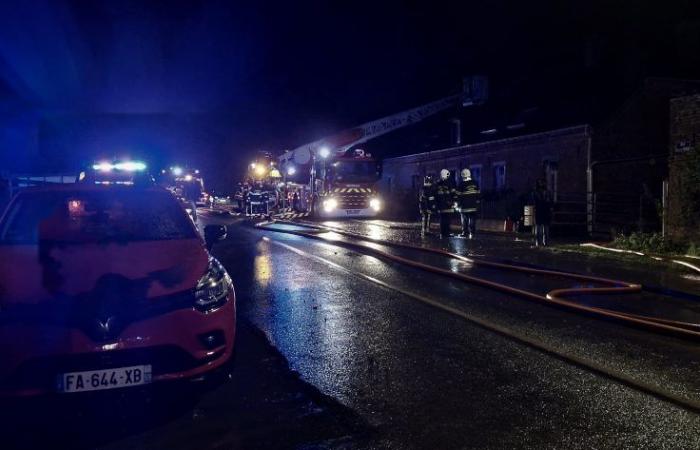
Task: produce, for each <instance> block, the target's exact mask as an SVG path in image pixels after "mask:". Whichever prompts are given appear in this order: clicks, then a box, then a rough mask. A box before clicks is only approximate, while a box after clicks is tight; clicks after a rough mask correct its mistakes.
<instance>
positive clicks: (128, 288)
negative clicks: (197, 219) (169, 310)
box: [0, 239, 209, 304]
mask: <svg viewBox="0 0 700 450" xmlns="http://www.w3.org/2000/svg"><path fill="white" fill-rule="evenodd" d="M208 258H209V256H208V254H207V252H206V250H205V249H204V245H203V244H202V242H201V241H200V240H199V239H183V240H169V241H168V240H166V241H144V242H131V243H128V244H120V243H109V244H81V245H60V244H48V243H47V244H40V245H10V246H0V304H9V303H12V304H16V303H25V304H27V303H40V302H42V301H47V300H51V299H54V298H67V297H75V296H80V295H85V294H88V295H91V296H95V295H96V296H103V295H108V296H114V295H119V296H125V297H126V296H128V297H129V298H141V299H145V298H152V297H159V296H162V295H169V294H173V293H176V292H181V291H183V290H186V289H191V288H193V287H195V286H196V284H197V281H198V280H199V279H200V278H201V277H202V275H203V274H204V273H205V271H206V269H207V265H208Z"/></svg>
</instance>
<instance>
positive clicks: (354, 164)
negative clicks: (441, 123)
mask: <svg viewBox="0 0 700 450" xmlns="http://www.w3.org/2000/svg"><path fill="white" fill-rule="evenodd" d="M487 97H488V80H487V79H486V77H483V76H472V77H466V78H465V79H464V83H463V91H462V92H461V93H459V94H454V95H450V96H448V97H445V98H441V99H439V100H436V101H433V102H431V103H428V104H425V105H422V106H419V107H417V108H413V109H409V110H406V111H402V112H400V113H397V114H393V115H390V116H386V117H382V118H381V119H377V120H373V121H371V122H367V123H365V124H362V125H359V126H357V127H355V128H352V129H348V130H345V131H342V132H340V133H338V134H336V135H333V136H329V137H325V138H322V139H319V140H317V141H314V142H310V143H308V144H304V145H301V146H299V147H297V148H295V149H294V150H288V151H286V152H285V153H284V154H283V155H282V156H280V157H279V159H278V167H279V168H280V169H281V174H282V176H283V177H284V185H285V186H286V187H287V188H288V189H289V188H290V187H291V189H293V190H294V192H296V193H297V194H298V195H299V196H300V197H301V199H302V201H301V203H302V206H303V209H305V210H307V211H310V212H312V213H313V214H314V215H315V216H319V217H374V216H376V215H378V214H380V213H381V211H382V209H383V208H384V205H383V203H382V198H381V197H380V195H379V192H378V190H377V182H378V181H379V179H380V177H381V165H380V163H379V161H378V160H377V159H375V158H374V157H372V155H371V154H369V153H367V152H365V151H364V150H362V149H360V148H358V146H360V145H361V144H362V143H364V142H367V141H369V140H371V139H374V138H377V137H379V136H381V135H384V134H386V133H390V132H392V131H395V130H397V129H399V128H403V127H406V126H410V125H413V124H416V123H418V122H420V121H422V120H424V119H426V118H428V117H431V116H433V115H435V114H437V113H439V112H442V111H444V110H446V109H449V108H452V107H455V106H457V105H460V104H461V106H464V107H466V106H472V105H480V104H482V103H483V102H484V101H485V100H486V98H487Z"/></svg>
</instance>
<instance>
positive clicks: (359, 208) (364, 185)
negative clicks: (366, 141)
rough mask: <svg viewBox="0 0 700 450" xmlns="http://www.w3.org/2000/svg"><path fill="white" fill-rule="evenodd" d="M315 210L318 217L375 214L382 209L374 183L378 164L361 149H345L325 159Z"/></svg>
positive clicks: (378, 174)
mask: <svg viewBox="0 0 700 450" xmlns="http://www.w3.org/2000/svg"><path fill="white" fill-rule="evenodd" d="M324 165H325V167H324V168H322V172H321V174H322V176H321V181H322V184H323V186H322V188H321V189H320V190H319V191H318V192H319V198H318V203H317V206H318V207H317V209H316V213H317V215H318V216H320V217H329V218H330V217H334V218H340V217H375V216H376V215H377V214H379V212H380V211H381V210H382V206H383V205H382V202H381V199H380V198H379V193H378V192H377V187H376V183H377V181H378V180H379V178H380V176H381V166H380V164H379V163H378V161H377V160H376V159H375V158H373V157H372V155H370V154H368V153H365V152H364V151H363V150H360V149H355V150H348V151H346V152H344V153H340V154H337V155H335V156H334V157H333V158H330V159H329V160H328V161H325V162H324Z"/></svg>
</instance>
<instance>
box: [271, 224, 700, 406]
mask: <svg viewBox="0 0 700 450" xmlns="http://www.w3.org/2000/svg"><path fill="white" fill-rule="evenodd" d="M263 240H264V241H267V242H270V243H271V244H273V245H277V246H279V247H282V248H284V249H287V250H289V251H291V252H293V253H296V254H297V255H299V256H302V257H304V258H308V259H312V260H314V261H316V262H319V263H321V264H325V265H327V266H329V267H332V268H334V269H336V270H338V271H341V272H343V273H346V274H348V275H351V276H354V277H356V278H360V279H362V280H366V281H369V282H371V283H375V284H377V285H379V286H381V287H382V288H384V289H386V290H388V291H394V292H398V293H399V294H402V295H405V296H406V297H409V298H412V299H414V300H417V301H419V302H421V303H424V304H426V305H428V306H432V307H433V308H436V309H439V310H441V311H444V312H447V313H449V314H452V315H455V316H457V317H460V318H462V319H464V320H466V321H467V322H470V323H472V324H474V325H477V326H478V327H480V328H483V329H485V330H488V331H491V332H494V333H496V334H499V335H501V336H503V337H505V338H507V339H510V340H512V341H515V342H518V343H520V344H522V345H525V346H527V347H530V348H533V349H535V350H538V351H540V352H541V353H544V354H546V355H549V356H552V357H554V358H556V359H559V360H560V361H563V362H566V363H569V364H571V365H574V366H576V367H579V368H581V369H584V370H587V371H589V372H592V373H595V374H598V375H600V376H603V377H605V378H608V379H610V380H612V381H615V382H617V383H620V384H622V385H625V386H627V387H629V388H632V389H634V390H637V391H640V392H643V393H645V394H648V395H651V396H653V397H655V398H657V399H659V400H662V401H665V402H667V403H671V404H673V405H676V406H679V407H681V408H683V409H686V410H689V411H691V412H693V413H696V414H697V413H700V402H698V401H696V400H692V399H687V398H683V397H681V396H679V395H677V394H675V393H673V392H670V391H666V390H665V389H662V388H659V387H657V386H654V385H651V384H649V383H646V382H643V381H639V380H635V379H634V378H631V377H629V376H627V375H625V374H622V373H617V372H614V371H612V370H610V369H609V368H607V367H605V366H603V365H600V364H598V363H596V362H595V361H592V360H590V359H586V358H581V357H579V356H576V355H573V354H569V353H566V352H563V351H561V350H558V349H556V348H554V347H551V346H549V345H547V344H545V343H543V342H541V341H538V340H535V339H532V338H530V337H528V336H524V335H521V334H518V333H515V332H513V331H511V330H509V329H508V328H505V327H502V326H500V325H498V324H496V323H493V322H491V321H488V320H484V319H480V318H478V317H475V316H473V315H471V314H468V313H466V312H464V311H462V310H460V309H457V308H455V307H452V306H449V305H445V304H442V303H440V302H438V301H436V300H433V299H431V298H429V297H426V296H423V295H420V294H417V293H415V292H411V291H408V290H406V289H403V288H400V287H398V286H394V285H391V284H389V283H386V282H384V281H382V280H379V279H377V278H374V277H372V276H369V275H366V274H363V273H359V272H354V271H352V270H350V269H347V268H345V267H343V266H341V265H339V264H337V263H335V262H333V261H330V260H328V259H326V258H323V257H321V256H318V255H313V254H311V253H308V252H305V251H304V250H301V249H298V248H296V247H293V246H291V245H289V244H285V243H283V242H279V241H276V240H274V239H271V238H269V237H267V236H263ZM329 245H330V244H329ZM356 253H359V254H362V253H360V252H356Z"/></svg>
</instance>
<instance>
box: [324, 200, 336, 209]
mask: <svg viewBox="0 0 700 450" xmlns="http://www.w3.org/2000/svg"><path fill="white" fill-rule="evenodd" d="M337 207H338V200H336V199H334V198H329V199H326V200H324V201H323V210H324V211H326V212H331V211H333V210H334V209H335V208H337Z"/></svg>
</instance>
